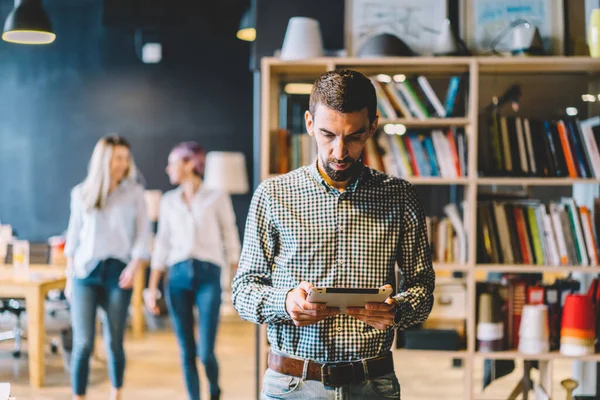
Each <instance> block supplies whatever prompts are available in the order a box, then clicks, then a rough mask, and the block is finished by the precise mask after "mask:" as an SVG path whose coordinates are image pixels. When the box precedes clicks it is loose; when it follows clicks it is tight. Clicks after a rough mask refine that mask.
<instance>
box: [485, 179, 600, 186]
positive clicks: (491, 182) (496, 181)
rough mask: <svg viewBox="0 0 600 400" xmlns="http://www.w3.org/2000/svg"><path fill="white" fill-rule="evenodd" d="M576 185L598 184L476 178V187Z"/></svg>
mask: <svg viewBox="0 0 600 400" xmlns="http://www.w3.org/2000/svg"><path fill="white" fill-rule="evenodd" d="M576 183H588V184H593V185H598V184H600V179H590V178H478V179H477V184H478V185H497V186H572V185H574V184H576Z"/></svg>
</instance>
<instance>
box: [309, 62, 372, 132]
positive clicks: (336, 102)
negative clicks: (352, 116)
mask: <svg viewBox="0 0 600 400" xmlns="http://www.w3.org/2000/svg"><path fill="white" fill-rule="evenodd" d="M318 104H322V105H324V106H326V107H328V108H330V109H332V110H335V111H338V112H341V113H351V112H356V111H361V110H363V109H365V108H366V109H367V112H368V114H369V123H373V121H375V116H376V115H377V95H376V94H375V87H373V84H372V83H371V81H370V79H369V78H367V77H366V76H365V75H363V74H361V73H360V72H358V71H353V70H350V69H338V70H335V71H329V72H326V73H324V74H323V75H321V76H320V77H319V78H318V79H317V80H316V81H315V83H314V84H313V87H312V91H311V93H310V104H309V111H310V113H311V114H312V115H315V110H316V108H317V105H318Z"/></svg>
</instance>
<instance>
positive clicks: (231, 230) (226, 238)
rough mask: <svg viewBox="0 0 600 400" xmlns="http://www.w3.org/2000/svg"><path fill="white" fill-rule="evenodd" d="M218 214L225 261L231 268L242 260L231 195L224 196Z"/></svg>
mask: <svg viewBox="0 0 600 400" xmlns="http://www.w3.org/2000/svg"><path fill="white" fill-rule="evenodd" d="M218 212H219V221H220V225H221V231H222V235H223V244H224V251H225V260H226V261H227V264H228V266H229V265H233V264H236V263H237V262H238V260H239V258H240V235H239V233H238V228H237V224H236V220H235V212H234V211H233V204H232V203H231V197H230V196H229V195H227V194H223V197H222V200H221V204H220V205H219V207H218Z"/></svg>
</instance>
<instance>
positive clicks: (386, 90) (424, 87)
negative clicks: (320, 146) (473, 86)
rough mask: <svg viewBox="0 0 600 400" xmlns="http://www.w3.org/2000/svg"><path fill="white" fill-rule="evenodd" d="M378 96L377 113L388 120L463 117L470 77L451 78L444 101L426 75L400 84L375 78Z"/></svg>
mask: <svg viewBox="0 0 600 400" xmlns="http://www.w3.org/2000/svg"><path fill="white" fill-rule="evenodd" d="M371 82H372V83H373V86H374V87H375V92H376V94H377V110H378V112H379V115H380V116H381V117H382V118H383V119H384V120H394V119H399V118H404V119H407V120H413V119H419V120H425V119H428V118H450V117H462V116H464V115H465V112H466V104H465V103H466V101H467V94H468V87H467V84H468V74H462V75H454V76H451V77H450V79H449V81H448V88H447V90H446V94H445V97H444V98H443V100H442V98H440V97H439V96H438V95H437V93H436V92H435V90H434V89H433V87H432V85H431V84H430V82H429V79H428V78H427V77H426V76H424V75H415V76H408V77H407V76H405V77H404V78H403V79H400V80H398V81H396V80H393V79H390V80H389V81H381V80H378V79H377V77H371Z"/></svg>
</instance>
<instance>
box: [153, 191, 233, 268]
mask: <svg viewBox="0 0 600 400" xmlns="http://www.w3.org/2000/svg"><path fill="white" fill-rule="evenodd" d="M239 255H240V238H239V235H238V230H237V225H236V222H235V214H234V212H233V206H232V204H231V198H230V197H229V195H227V194H225V193H222V192H219V191H216V190H213V189H208V188H205V187H203V186H201V187H200V188H199V189H198V191H197V192H196V194H195V195H194V198H193V199H192V200H191V202H190V204H189V205H188V204H186V203H185V202H184V201H183V190H182V189H181V188H177V189H174V190H171V191H168V192H166V193H165V194H164V195H163V196H162V198H161V200H160V209H159V215H158V232H157V234H156V238H155V240H154V251H153V253H152V263H151V267H152V269H160V270H162V269H165V267H167V266H172V265H174V264H176V263H178V262H180V261H185V260H188V259H196V260H200V261H207V262H210V263H213V264H215V265H217V266H219V267H223V266H225V265H232V264H235V263H237V262H238V258H239Z"/></svg>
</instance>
